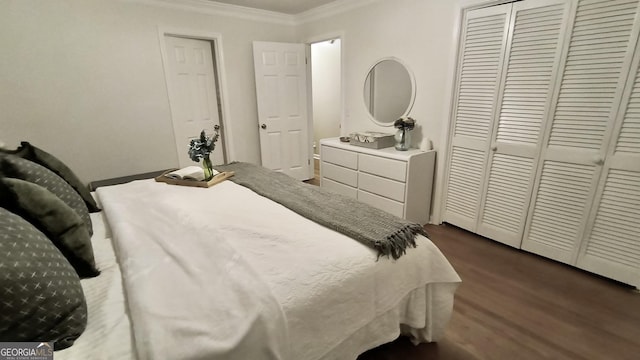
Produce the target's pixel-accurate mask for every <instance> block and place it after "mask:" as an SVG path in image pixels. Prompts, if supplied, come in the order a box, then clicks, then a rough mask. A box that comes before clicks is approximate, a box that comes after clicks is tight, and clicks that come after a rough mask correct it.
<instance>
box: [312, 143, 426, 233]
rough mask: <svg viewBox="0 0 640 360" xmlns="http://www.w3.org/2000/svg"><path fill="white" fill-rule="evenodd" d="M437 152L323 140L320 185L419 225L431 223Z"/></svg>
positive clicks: (321, 144) (321, 145)
mask: <svg viewBox="0 0 640 360" xmlns="http://www.w3.org/2000/svg"><path fill="white" fill-rule="evenodd" d="M435 157H436V152H435V151H434V150H431V151H426V152H425V151H422V150H417V149H411V150H408V151H397V150H396V149H394V148H393V147H390V148H385V149H369V148H364V147H360V146H355V145H351V144H350V143H343V142H340V140H339V139H337V138H331V139H323V140H321V141H320V186H321V187H324V188H327V189H330V190H333V191H336V192H339V193H341V194H343V195H347V196H351V197H353V198H356V199H358V200H360V201H362V202H364V203H367V204H369V205H372V206H375V207H377V208H379V209H382V210H385V211H387V212H390V213H391V214H393V215H396V216H399V217H402V218H405V219H407V220H410V221H414V222H416V223H419V224H426V223H427V222H429V213H430V211H431V188H432V185H433V172H434V164H435Z"/></svg>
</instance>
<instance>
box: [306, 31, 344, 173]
mask: <svg viewBox="0 0 640 360" xmlns="http://www.w3.org/2000/svg"><path fill="white" fill-rule="evenodd" d="M333 39H340V136H343V135H344V133H343V131H344V119H345V104H346V101H345V92H346V91H345V84H346V83H347V82H346V72H345V66H344V64H345V54H344V53H345V51H344V49H345V45H344V44H345V34H344V31H334V32H329V33H325V34H321V35H315V36H311V37H308V38H306V39H305V40H304V41H303V43H304V44H305V48H306V52H307V59H309V64H308V65H307V79H310V81H307V97H308V102H309V105H310V106H309V107H308V108H309V126H310V129H311V131H309V143H310V154H311V156H312V158H314V153H313V139H314V132H313V88H312V87H313V77H312V74H311V66H312V65H313V64H311V44H315V43H319V42H323V41H328V40H333ZM318 146H320V144H318ZM314 159H315V158H314ZM311 175H312V176H313V174H311Z"/></svg>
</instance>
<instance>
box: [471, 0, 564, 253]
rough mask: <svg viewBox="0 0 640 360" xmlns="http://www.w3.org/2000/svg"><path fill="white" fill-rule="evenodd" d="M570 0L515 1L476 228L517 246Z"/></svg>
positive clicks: (477, 230) (484, 233) (531, 185)
mask: <svg viewBox="0 0 640 360" xmlns="http://www.w3.org/2000/svg"><path fill="white" fill-rule="evenodd" d="M570 5H571V2H570V1H568V0H527V1H522V2H517V3H514V4H513V10H512V15H511V25H510V29H509V42H508V46H507V49H506V51H507V52H506V56H505V75H504V77H503V82H502V84H501V90H500V93H499V96H498V111H497V118H496V119H495V122H497V126H496V127H494V130H493V134H492V136H491V138H492V142H491V149H490V152H489V159H488V165H487V169H488V170H487V172H486V174H485V179H484V184H486V185H485V186H484V187H483V188H482V189H481V193H482V201H481V203H480V214H479V218H478V227H477V229H476V233H478V234H480V235H483V236H486V237H488V238H491V239H493V240H496V241H499V242H502V243H505V244H507V245H510V246H513V247H517V248H519V247H520V243H521V241H522V234H523V231H524V226H525V221H526V219H527V210H528V207H529V203H530V199H531V191H532V187H533V181H534V179H535V174H536V167H537V165H538V154H539V152H540V147H541V144H542V134H543V133H542V129H543V127H544V121H545V119H546V118H547V116H548V113H547V109H549V106H550V102H551V99H552V95H553V88H554V84H555V78H556V76H557V73H558V64H559V62H560V55H561V51H562V47H563V44H564V35H565V34H566V32H567V31H566V24H567V18H568V16H569V10H570Z"/></svg>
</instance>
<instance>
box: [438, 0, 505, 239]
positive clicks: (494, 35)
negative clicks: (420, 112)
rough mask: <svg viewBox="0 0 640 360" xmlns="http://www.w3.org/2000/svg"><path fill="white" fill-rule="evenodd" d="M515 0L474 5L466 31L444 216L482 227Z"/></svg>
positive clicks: (471, 227) (463, 225)
mask: <svg viewBox="0 0 640 360" xmlns="http://www.w3.org/2000/svg"><path fill="white" fill-rule="evenodd" d="M511 7H512V4H505V5H499V6H492V7H489V8H484V9H478V10H471V11H469V12H467V13H466V15H465V19H464V27H463V30H462V44H461V47H460V57H461V58H460V61H459V64H458V78H457V84H456V99H455V101H456V106H455V108H454V109H453V110H454V115H453V129H452V132H453V138H452V141H451V148H450V150H449V151H450V159H449V164H448V173H449V175H448V177H447V180H446V181H447V184H446V189H447V192H446V205H445V212H444V220H445V221H447V222H450V223H452V224H454V225H457V226H459V227H461V228H464V229H467V230H469V231H473V232H475V231H476V228H477V218H478V213H479V207H480V198H481V191H482V189H483V187H484V184H483V179H484V177H485V173H486V166H487V161H488V155H489V148H490V146H491V134H492V132H493V126H494V123H495V122H494V117H495V112H496V103H497V99H498V93H499V87H500V80H501V74H502V64H503V62H504V61H503V60H504V53H505V48H506V46H507V35H508V32H509V26H508V25H509V23H510V17H511Z"/></svg>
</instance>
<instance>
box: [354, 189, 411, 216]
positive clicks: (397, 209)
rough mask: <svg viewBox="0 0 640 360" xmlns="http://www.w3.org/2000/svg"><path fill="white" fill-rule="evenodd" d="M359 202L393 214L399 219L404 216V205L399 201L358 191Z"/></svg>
mask: <svg viewBox="0 0 640 360" xmlns="http://www.w3.org/2000/svg"><path fill="white" fill-rule="evenodd" d="M358 200H360V201H362V202H363V203H365V204H369V205H371V206H373V207H376V208H378V209H380V210H383V211H386V212H388V213H391V214H393V215H395V216H397V217H403V216H404V204H402V203H399V202H397V201H393V200H390V199H387V198H385V197H382V196H378V195H375V194H371V193H369V192H366V191H362V190H358Z"/></svg>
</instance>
